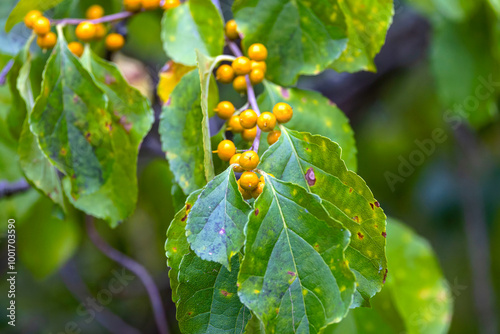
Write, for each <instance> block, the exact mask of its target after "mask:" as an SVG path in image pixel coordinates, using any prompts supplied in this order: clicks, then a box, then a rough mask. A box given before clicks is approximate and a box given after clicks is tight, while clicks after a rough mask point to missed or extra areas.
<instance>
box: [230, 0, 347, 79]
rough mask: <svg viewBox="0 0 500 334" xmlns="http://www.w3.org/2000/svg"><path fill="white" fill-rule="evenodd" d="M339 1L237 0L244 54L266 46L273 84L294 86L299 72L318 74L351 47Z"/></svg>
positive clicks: (237, 18)
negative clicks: (254, 47)
mask: <svg viewBox="0 0 500 334" xmlns="http://www.w3.org/2000/svg"><path fill="white" fill-rule="evenodd" d="M339 3H340V1H337V0H321V1H305V0H236V1H235V2H234V4H233V12H234V17H235V20H236V22H237V24H238V30H239V31H240V32H242V33H243V36H244V39H243V47H244V49H245V50H246V49H247V48H248V47H249V46H250V45H251V44H253V43H262V44H264V45H265V46H266V47H267V49H268V53H269V56H268V58H267V60H266V63H267V68H268V71H267V73H266V76H267V77H268V79H269V80H271V81H273V82H275V83H277V84H280V85H283V86H290V85H293V84H294V83H295V82H296V81H297V78H298V76H299V75H301V74H309V75H311V74H318V73H319V72H321V71H323V70H324V69H325V68H326V67H328V65H330V64H331V63H332V62H333V61H334V60H335V59H337V58H338V57H339V56H340V54H341V53H342V51H344V49H345V47H346V43H347V38H346V37H347V36H346V32H345V29H346V28H345V22H344V16H343V15H342V12H341V10H340V7H339Z"/></svg>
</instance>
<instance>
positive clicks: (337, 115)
mask: <svg viewBox="0 0 500 334" xmlns="http://www.w3.org/2000/svg"><path fill="white" fill-rule="evenodd" d="M264 87H265V88H266V89H265V90H264V93H263V94H261V95H260V96H259V99H258V103H259V106H260V107H261V109H262V110H268V111H272V109H273V106H274V105H275V104H276V103H278V102H286V103H288V104H290V105H291V106H292V108H293V112H294V113H293V118H292V119H291V121H289V122H288V123H286V126H287V127H288V128H290V129H293V130H296V131H307V132H310V133H313V134H318V135H322V136H325V137H328V138H330V139H331V140H333V141H334V142H336V143H338V144H339V145H340V147H342V160H344V162H345V163H346V165H347V167H348V168H349V169H351V170H353V171H356V169H357V160H356V154H357V149H356V143H355V140H354V132H353V131H352V128H351V126H350V124H349V119H348V118H347V117H346V116H345V115H344V113H343V112H342V110H340V109H339V108H338V107H337V106H336V105H335V104H334V103H333V102H331V101H330V100H329V99H327V98H326V97H324V96H323V95H321V94H320V93H318V92H314V91H309V90H303V89H299V88H283V87H280V86H277V85H274V84H273V83H271V82H269V81H265V82H264ZM262 137H263V139H266V138H267V137H266V136H262Z"/></svg>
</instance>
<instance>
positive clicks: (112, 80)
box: [104, 74, 116, 85]
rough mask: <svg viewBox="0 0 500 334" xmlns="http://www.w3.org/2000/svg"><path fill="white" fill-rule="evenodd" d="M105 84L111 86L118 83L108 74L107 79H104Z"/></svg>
mask: <svg viewBox="0 0 500 334" xmlns="http://www.w3.org/2000/svg"><path fill="white" fill-rule="evenodd" d="M104 82H105V83H106V85H111V84H114V83H115V82H116V79H115V78H113V77H112V76H111V75H109V74H106V78H105V79H104Z"/></svg>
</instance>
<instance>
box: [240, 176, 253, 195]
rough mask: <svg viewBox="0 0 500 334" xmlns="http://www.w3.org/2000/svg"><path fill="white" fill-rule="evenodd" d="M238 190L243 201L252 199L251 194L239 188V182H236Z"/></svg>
mask: <svg viewBox="0 0 500 334" xmlns="http://www.w3.org/2000/svg"><path fill="white" fill-rule="evenodd" d="M238 190H239V191H240V193H241V196H243V198H244V199H250V198H252V192H251V191H248V190H245V189H243V188H242V187H241V185H240V180H238Z"/></svg>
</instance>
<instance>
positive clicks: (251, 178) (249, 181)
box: [239, 172, 259, 191]
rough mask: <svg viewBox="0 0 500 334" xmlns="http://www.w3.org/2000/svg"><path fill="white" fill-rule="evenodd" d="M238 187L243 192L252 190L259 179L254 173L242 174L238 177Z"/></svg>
mask: <svg viewBox="0 0 500 334" xmlns="http://www.w3.org/2000/svg"><path fill="white" fill-rule="evenodd" d="M239 181H240V186H241V187H242V188H243V189H245V190H250V191H252V190H254V189H255V188H257V185H258V184H259V177H258V176H257V174H255V173H254V172H244V173H243V174H241V177H240V180H239Z"/></svg>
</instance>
